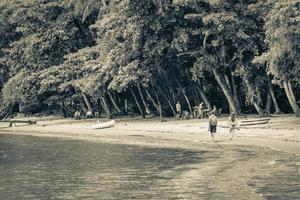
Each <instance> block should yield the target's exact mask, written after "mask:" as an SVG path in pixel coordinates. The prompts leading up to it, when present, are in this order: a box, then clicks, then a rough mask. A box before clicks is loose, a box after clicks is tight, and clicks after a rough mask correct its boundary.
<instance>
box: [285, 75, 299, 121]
mask: <svg viewBox="0 0 300 200" xmlns="http://www.w3.org/2000/svg"><path fill="white" fill-rule="evenodd" d="M288 84H289V83H288V82H287V81H284V82H283V86H284V90H285V93H286V96H287V98H288V100H289V103H290V105H291V107H292V109H293V111H294V113H295V115H296V117H300V109H299V107H298V105H297V102H295V101H294V98H293V97H292V95H293V94H292V93H291V91H290V88H291V87H289V85H288Z"/></svg>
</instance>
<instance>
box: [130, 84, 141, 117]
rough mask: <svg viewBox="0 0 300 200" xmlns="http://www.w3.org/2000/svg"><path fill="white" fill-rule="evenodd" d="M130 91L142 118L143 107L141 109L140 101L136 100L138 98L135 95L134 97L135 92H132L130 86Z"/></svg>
mask: <svg viewBox="0 0 300 200" xmlns="http://www.w3.org/2000/svg"><path fill="white" fill-rule="evenodd" d="M130 92H131V94H132V96H133V98H134V101H135V103H136V105H137V106H138V108H139V110H140V113H141V115H142V118H145V113H144V111H143V109H142V107H141V105H140V103H139V101H138V99H137V97H136V95H135V93H134V91H133V89H132V88H130Z"/></svg>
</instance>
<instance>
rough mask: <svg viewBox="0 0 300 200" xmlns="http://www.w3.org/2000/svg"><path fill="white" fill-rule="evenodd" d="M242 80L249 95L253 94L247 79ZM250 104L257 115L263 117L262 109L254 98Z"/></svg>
mask: <svg viewBox="0 0 300 200" xmlns="http://www.w3.org/2000/svg"><path fill="white" fill-rule="evenodd" d="M243 80H244V82H245V84H246V87H247V90H248V91H249V93H254V92H253V88H252V86H251V84H250V81H249V79H248V78H247V77H244V79H243ZM251 103H252V105H253V106H254V108H255V110H256V111H257V113H258V114H259V115H263V114H264V111H263V109H261V107H260V106H259V103H258V102H257V101H256V100H255V97H253V98H252V100H251Z"/></svg>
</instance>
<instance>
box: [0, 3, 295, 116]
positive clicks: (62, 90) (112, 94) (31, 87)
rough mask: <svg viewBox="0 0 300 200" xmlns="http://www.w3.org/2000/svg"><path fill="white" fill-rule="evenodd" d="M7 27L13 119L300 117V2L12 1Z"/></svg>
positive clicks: (0, 50)
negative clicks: (31, 115)
mask: <svg viewBox="0 0 300 200" xmlns="http://www.w3.org/2000/svg"><path fill="white" fill-rule="evenodd" d="M0 19H1V20H0V38H1V41H0V89H2V92H1V94H0V95H1V97H0V98H1V104H0V106H3V107H5V106H10V107H14V108H15V107H16V106H15V105H18V106H17V107H18V108H17V109H16V108H15V111H20V112H42V111H47V112H49V113H50V112H57V111H59V110H62V111H63V113H64V114H65V116H72V115H73V113H74V111H75V110H76V109H81V110H83V111H84V112H86V111H87V110H93V111H100V112H102V111H103V112H104V113H106V115H107V116H109V117H111V116H113V115H123V114H130V113H131V114H135V113H140V114H141V115H142V116H146V115H158V114H159V113H160V114H163V115H166V116H167V115H175V104H176V102H178V101H180V102H181V104H182V107H183V109H184V110H187V111H189V112H190V113H192V112H193V108H194V107H195V106H198V105H199V104H200V102H204V103H205V105H206V107H207V108H208V109H211V108H212V106H213V105H215V106H216V107H217V108H221V109H222V110H223V111H224V112H235V113H240V114H241V113H254V112H257V113H259V114H261V115H263V114H269V113H272V112H275V113H280V112H282V111H283V112H294V113H295V114H296V115H299V114H300V110H299V106H298V104H299V100H298V99H299V97H300V91H299V88H300V87H299V84H300V62H299V59H300V55H299V52H300V51H299V50H300V47H299V45H300V3H299V2H298V1H296V0H289V1H285V0H250V1H237V0H230V1H222V0H197V1H195V0H173V1H172V0H160V1H158V0H144V1H140V0H119V1H112V0H108V1H107V0H88V1H83V0H70V1H63V0H36V1H33V0H32V1H31V0H23V1H18V0H13V1H3V2H1V3H0ZM4 19H5V20H4ZM297 100H298V101H297ZM0 112H1V110H0Z"/></svg>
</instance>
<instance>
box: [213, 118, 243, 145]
mask: <svg viewBox="0 0 300 200" xmlns="http://www.w3.org/2000/svg"><path fill="white" fill-rule="evenodd" d="M217 124H218V118H217V116H216V115H215V113H212V114H211V115H210V116H209V131H210V135H211V138H212V140H213V141H215V138H214V134H216V132H217ZM227 126H228V127H229V136H230V138H229V139H230V140H232V139H233V137H234V136H235V129H238V123H237V120H236V117H235V114H234V113H231V114H230V116H229V119H228V122H227Z"/></svg>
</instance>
